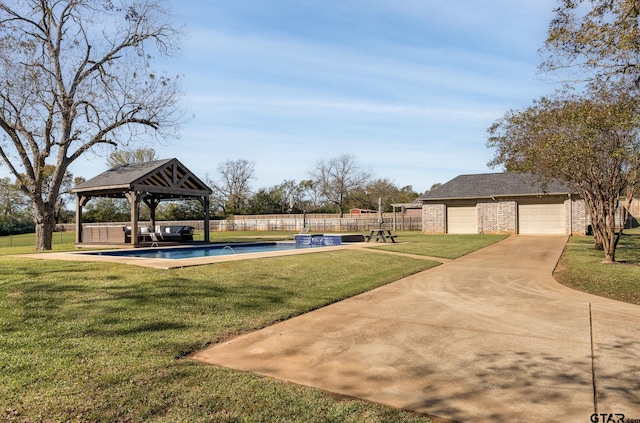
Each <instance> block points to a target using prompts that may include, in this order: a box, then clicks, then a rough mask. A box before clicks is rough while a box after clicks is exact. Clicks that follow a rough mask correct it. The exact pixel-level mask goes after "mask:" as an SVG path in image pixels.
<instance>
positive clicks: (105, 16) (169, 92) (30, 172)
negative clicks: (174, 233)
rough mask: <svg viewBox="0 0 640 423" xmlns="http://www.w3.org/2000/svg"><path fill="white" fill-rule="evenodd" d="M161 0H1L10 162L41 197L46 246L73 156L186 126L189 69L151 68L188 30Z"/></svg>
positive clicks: (37, 206) (36, 210) (1, 78)
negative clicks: (183, 101) (165, 71)
mask: <svg viewBox="0 0 640 423" xmlns="http://www.w3.org/2000/svg"><path fill="white" fill-rule="evenodd" d="M160 1H161V0H140V1H133V0H131V1H127V0H123V1H122V2H120V3H118V4H117V5H116V4H115V3H114V2H112V1H111V0H105V1H100V2H96V1H94V0H68V1H59V0H16V1H13V2H11V3H7V2H0V129H1V130H2V132H3V137H2V139H1V141H0V162H3V164H4V165H6V166H7V167H8V169H9V171H10V172H11V173H12V174H13V175H14V176H15V177H16V179H17V180H18V182H19V184H20V188H21V189H22V191H23V192H24V193H25V194H26V195H27V196H28V197H29V199H30V200H31V202H32V208H33V214H34V221H35V226H36V249H38V250H48V249H51V241H52V231H53V228H54V225H55V205H56V201H57V199H58V196H59V194H60V192H61V187H62V185H63V183H64V180H65V175H66V173H67V169H68V167H69V165H71V163H73V162H74V161H75V160H77V159H78V158H79V157H81V156H83V155H85V154H87V153H88V152H95V153H99V152H100V151H99V150H97V147H99V146H101V145H122V144H124V145H126V144H128V143H129V142H130V141H131V140H136V139H140V137H141V136H144V135H146V134H147V135H150V136H153V137H159V138H164V137H167V136H169V135H172V134H173V133H174V132H175V131H174V130H177V129H178V128H179V123H180V120H181V119H182V116H181V114H180V112H179V110H178V108H177V104H178V103H177V102H178V100H179V98H180V92H179V78H171V77H167V76H164V75H161V74H158V73H155V72H153V71H152V68H151V61H152V59H153V57H154V56H157V55H166V54H170V53H172V52H173V51H175V49H176V45H175V43H176V41H177V40H179V35H180V34H179V32H178V31H177V30H176V29H175V28H174V27H173V26H172V25H171V24H170V23H169V14H168V12H167V10H166V9H164V8H163V7H162V6H161V3H160ZM47 165H50V166H53V167H54V171H53V173H52V174H48V173H47V167H46V166H47Z"/></svg>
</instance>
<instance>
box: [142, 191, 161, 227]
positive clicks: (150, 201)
mask: <svg viewBox="0 0 640 423" xmlns="http://www.w3.org/2000/svg"><path fill="white" fill-rule="evenodd" d="M143 201H144V203H145V204H146V205H147V206H148V207H149V216H150V218H151V226H152V227H154V228H155V227H156V209H157V208H158V205H159V204H160V199H159V198H156V197H148V196H147V197H145V198H144V199H143ZM154 230H155V229H154Z"/></svg>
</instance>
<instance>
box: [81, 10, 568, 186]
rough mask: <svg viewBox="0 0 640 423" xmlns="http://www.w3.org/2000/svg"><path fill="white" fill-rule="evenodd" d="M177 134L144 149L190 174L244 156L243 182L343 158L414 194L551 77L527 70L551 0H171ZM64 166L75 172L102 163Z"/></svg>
mask: <svg viewBox="0 0 640 423" xmlns="http://www.w3.org/2000/svg"><path fill="white" fill-rule="evenodd" d="M170 3H171V4H172V6H173V8H174V9H175V11H176V22H178V23H184V24H185V25H186V30H187V35H186V37H185V38H184V40H183V43H182V51H181V54H180V56H179V57H177V58H173V59H172V60H171V61H167V62H163V65H164V66H165V69H166V70H167V71H169V73H170V74H174V73H179V74H184V76H185V79H184V83H183V88H184V91H185V98H184V107H185V109H186V110H187V114H188V115H193V116H194V117H193V119H191V120H190V121H189V122H188V123H187V124H186V125H185V126H184V129H183V131H182V136H181V139H180V140H179V141H176V142H172V143H170V144H168V145H156V146H154V148H155V149H156V151H157V153H158V156H159V157H160V158H169V157H176V158H178V159H179V160H180V161H181V162H183V163H184V164H185V165H186V166H187V167H188V168H189V169H191V170H192V171H193V172H194V173H195V174H196V175H198V176H199V177H201V178H202V179H204V178H205V177H207V176H208V177H210V178H214V179H215V178H216V168H217V166H218V164H219V163H222V162H224V161H226V160H236V159H246V160H249V161H252V162H254V163H255V176H256V179H255V180H253V181H252V184H251V185H252V187H253V189H254V190H257V189H258V188H262V187H270V186H272V185H276V184H279V183H281V182H282V181H284V180H285V179H295V180H296V181H300V180H302V179H308V178H309V175H308V173H309V171H310V170H311V168H312V167H313V166H314V164H315V163H316V162H317V161H318V160H319V159H321V158H331V157H337V156H340V155H342V154H351V155H353V156H354V157H355V158H356V160H357V162H358V164H359V165H360V166H361V167H362V168H363V169H365V170H367V171H369V172H370V173H371V174H372V175H373V176H374V177H376V178H387V179H389V180H391V181H392V182H394V183H395V184H396V185H397V186H398V187H403V186H405V185H412V186H413V188H414V189H415V190H416V191H418V192H420V193H421V192H424V191H425V190H427V189H428V188H429V187H431V185H432V184H434V183H437V182H441V183H444V182H447V181H448V180H450V179H452V178H454V177H455V176H457V175H459V174H469V173H483V172H492V171H500V169H494V170H492V169H490V168H488V167H487V166H486V164H487V162H488V161H489V160H490V159H491V157H492V151H490V150H488V149H487V147H486V140H487V128H488V127H489V126H490V125H491V124H492V123H493V122H494V121H495V120H496V119H498V118H500V117H501V116H503V115H504V113H505V112H506V111H507V110H509V109H521V108H523V107H526V106H528V105H530V104H531V102H532V100H533V99H534V98H538V97H540V96H542V95H545V94H548V93H550V92H551V91H553V89H554V88H555V86H554V85H552V84H550V83H549V82H547V81H545V80H543V79H542V78H541V76H539V75H538V73H537V66H538V64H539V62H540V58H539V54H538V49H539V48H540V47H541V46H542V44H543V42H544V39H545V36H546V31H547V28H548V25H549V22H550V20H551V18H552V14H553V13H552V12H553V8H554V7H555V4H556V2H555V0H484V1H478V0H450V1H442V0H322V1H315V0H314V1H311V0H309V1H301V0H268V1H267V0H233V1H232V0H226V1H223V0H179V1H178V0H173V1H172V2H170ZM89 159H90V161H89V160H88V159H83V160H81V161H79V162H78V163H76V164H74V165H72V167H71V172H72V173H74V175H76V176H84V177H85V178H90V177H92V176H95V175H96V174H97V173H99V172H101V171H103V170H106V166H105V165H104V159H102V158H96V157H89Z"/></svg>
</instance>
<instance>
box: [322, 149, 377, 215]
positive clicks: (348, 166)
mask: <svg viewBox="0 0 640 423" xmlns="http://www.w3.org/2000/svg"><path fill="white" fill-rule="evenodd" d="M310 174H311V177H312V179H313V181H314V183H315V184H317V186H318V187H319V189H320V192H321V193H322V195H323V196H324V197H325V198H326V199H327V200H328V201H330V202H331V203H333V204H335V205H336V206H337V207H338V210H339V213H340V217H343V216H344V209H345V207H346V205H347V204H348V202H349V201H350V199H351V196H352V195H353V194H354V193H355V192H356V191H357V190H358V189H360V188H362V187H364V186H365V185H366V184H367V182H368V181H369V178H370V176H369V173H367V172H365V171H364V170H362V169H360V168H359V167H358V165H357V163H356V159H355V157H353V156H351V155H349V154H343V155H342V156H340V157H335V158H332V159H321V160H319V161H318V162H317V163H316V165H315V167H314V169H313V170H312V171H311V172H310Z"/></svg>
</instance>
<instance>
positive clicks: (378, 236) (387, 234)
mask: <svg viewBox="0 0 640 423" xmlns="http://www.w3.org/2000/svg"><path fill="white" fill-rule="evenodd" d="M364 237H365V238H366V240H367V241H368V242H371V241H372V240H374V239H375V242H378V241H382V242H387V239H390V240H391V242H396V237H397V235H393V234H391V231H390V230H388V229H372V230H371V232H370V233H369V235H365V236H364Z"/></svg>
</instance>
